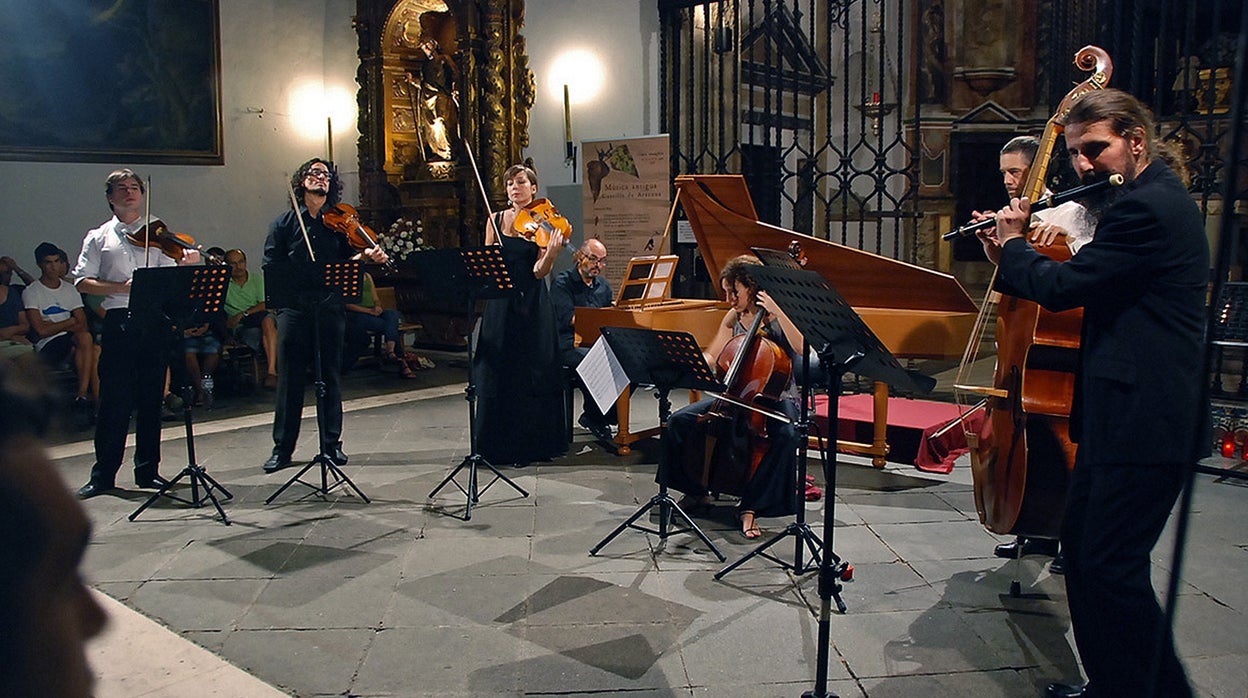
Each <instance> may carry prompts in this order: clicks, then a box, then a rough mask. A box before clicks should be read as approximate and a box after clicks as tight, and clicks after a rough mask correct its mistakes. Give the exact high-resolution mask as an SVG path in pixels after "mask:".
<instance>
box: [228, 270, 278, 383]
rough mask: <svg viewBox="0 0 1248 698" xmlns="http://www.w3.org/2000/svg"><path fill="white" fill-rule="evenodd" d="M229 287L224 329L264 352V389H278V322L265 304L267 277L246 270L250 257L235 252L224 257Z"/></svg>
mask: <svg viewBox="0 0 1248 698" xmlns="http://www.w3.org/2000/svg"><path fill="white" fill-rule="evenodd" d="M225 263H226V264H228V265H229V267H230V285H229V286H227V287H226V290H225V326H226V328H227V329H228V330H229V331H230V332H231V333H232V334H233V336H234V338H235V339H237V340H238V341H240V342H242V343H243V344H246V345H247V346H249V347H251V350H252V351H256V352H258V351H260V350H261V348H263V349H264V357H265V361H267V362H268V373H267V374H266V375H265V377H264V387H265V388H268V389H270V390H272V389H274V388H276V387H277V321H276V320H274V319H273V313H271V312H269V310H268V308H267V307H266V306H265V304H264V274H252V273H251V272H249V271H248V270H247V255H246V254H244V253H243V251H242V250H239V249H234V250H230V251H228V252H226V253H225Z"/></svg>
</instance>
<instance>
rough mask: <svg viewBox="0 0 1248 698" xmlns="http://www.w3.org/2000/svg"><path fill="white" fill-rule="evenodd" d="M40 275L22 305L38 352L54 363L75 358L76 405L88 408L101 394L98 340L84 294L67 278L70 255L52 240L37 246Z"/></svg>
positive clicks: (23, 295) (29, 288)
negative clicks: (89, 322)
mask: <svg viewBox="0 0 1248 698" xmlns="http://www.w3.org/2000/svg"><path fill="white" fill-rule="evenodd" d="M35 263H36V264H38V265H39V271H40V275H39V278H38V279H36V280H35V281H34V282H32V283H31V284H30V285H29V286H27V287H26V290H25V291H23V292H22V306H23V307H24V308H26V318H27V320H29V321H30V327H31V330H32V331H33V333H34V336H35V338H36V339H35V351H37V352H39V356H40V358H43V359H44V360H46V361H47V362H48V363H49V364H51V365H53V366H59V365H60V364H61V363H63V362H64V361H65V360H66V359H69V358H70V357H72V358H73V362H74V370H75V371H77V373H78V395H77V397H75V398H74V406H75V407H81V408H84V409H86V408H88V407H89V403H90V401H91V400H92V399H94V398H95V397H97V396H98V394H99V385H98V383H97V381H94V380H92V377H93V376H94V375H95V342H94V341H93V340H92V338H91V331H90V329H88V327H87V315H86V311H84V310H83V307H82V294H80V293H78V289H77V288H75V287H74V285H73V284H71V283H69V282H68V281H66V280H65V276H66V275H67V274H68V273H69V255H68V254H66V252H65V250H62V249H61V248H59V247H57V246H56V245H54V244H52V243H50V242H42V243H39V246H38V247H36V248H35Z"/></svg>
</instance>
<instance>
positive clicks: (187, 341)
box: [181, 321, 221, 409]
mask: <svg viewBox="0 0 1248 698" xmlns="http://www.w3.org/2000/svg"><path fill="white" fill-rule="evenodd" d="M219 325H220V323H219V322H216V321H214V322H206V323H204V324H202V325H197V326H195V327H191V328H188V329H186V330H184V331H183V332H182V342H181V349H182V356H183V359H184V360H185V362H186V374H187V376H188V377H189V380H190V384H191V386H192V387H194V389H195V402H194V404H196V405H201V406H203V407H205V408H207V409H212V398H213V389H214V388H215V387H216V386H215V384H214V381H213V378H212V374H213V373H215V372H216V370H217V365H218V364H219V363H221V330H220V328H219Z"/></svg>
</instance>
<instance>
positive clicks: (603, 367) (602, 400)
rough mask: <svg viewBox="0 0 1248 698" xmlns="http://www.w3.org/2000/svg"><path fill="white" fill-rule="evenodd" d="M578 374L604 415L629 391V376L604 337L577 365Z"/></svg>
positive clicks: (600, 338)
mask: <svg viewBox="0 0 1248 698" xmlns="http://www.w3.org/2000/svg"><path fill="white" fill-rule="evenodd" d="M576 374H577V375H578V376H580V377H581V380H582V381H584V383H585V386H586V387H587V388H588V389H589V394H590V396H591V397H593V398H594V403H595V404H597V405H598V410H599V411H600V412H603V413H606V412H607V410H609V409H611V405H614V404H615V401H616V400H618V399H619V398H620V395H622V394H623V393H624V391H625V390H627V389H628V376H627V375H625V374H624V369H623V368H622V367H621V366H620V362H619V360H618V359H616V358H615V354H614V353H612V352H611V347H609V346H608V345H607V340H606V339H605V338H603V337H599V338H598V341H596V342H594V345H593V346H592V347H590V348H589V353H588V354H586V355H585V358H584V359H582V360H581V363H580V364H578V365H577V367H576Z"/></svg>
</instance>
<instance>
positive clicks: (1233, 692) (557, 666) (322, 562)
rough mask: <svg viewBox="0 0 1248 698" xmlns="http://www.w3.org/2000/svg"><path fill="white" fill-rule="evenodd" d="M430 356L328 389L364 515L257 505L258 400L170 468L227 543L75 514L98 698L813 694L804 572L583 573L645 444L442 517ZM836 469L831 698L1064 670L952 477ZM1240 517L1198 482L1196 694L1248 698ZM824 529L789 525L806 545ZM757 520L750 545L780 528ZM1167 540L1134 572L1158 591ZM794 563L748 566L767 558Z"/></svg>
mask: <svg viewBox="0 0 1248 698" xmlns="http://www.w3.org/2000/svg"><path fill="white" fill-rule="evenodd" d="M435 360H437V361H438V362H439V364H440V366H439V368H438V369H435V370H431V371H429V372H428V373H427V374H424V375H421V376H420V377H419V378H418V379H417V380H414V381H408V382H401V381H398V380H397V378H394V377H392V376H384V377H383V376H379V375H378V374H377V373H376V372H375V371H374V370H372V369H359V370H357V371H356V372H353V374H351V376H349V377H348V381H347V382H348V388H347V398H348V400H347V409H348V412H347V416H346V438H345V448H346V450H347V452H348V453H349V454H350V455H351V460H350V463H349V465H348V466H347V467H346V468H345V469H344V470H345V472H346V474H347V475H348V476H349V477H350V478H351V479H352V481H353V482H354V483H355V484H356V485H358V486H359V488H360V489H361V490H362V491H363V492H364V494H365V495H367V496H368V497H369V498H370V499H371V500H372V501H371V503H367V504H366V503H364V502H363V501H362V500H361V499H360V498H359V497H358V496H355V495H354V494H350V493H347V492H344V491H341V490H335V491H334V492H332V493H331V494H330V496H328V497H327V498H321V497H319V496H315V495H312V496H307V495H308V494H310V489H309V488H307V487H304V486H302V485H298V484H297V485H295V486H294V487H293V488H292V489H290V490H288V491H286V492H285V493H283V494H282V496H281V497H279V498H278V499H277V500H276V501H274V502H273V503H272V504H267V505H266V504H265V503H264V500H265V499H266V498H267V497H269V496H271V495H273V494H274V493H275V492H276V491H277V489H278V487H279V486H280V485H281V484H282V483H283V482H285V481H286V480H287V478H288V477H289V476H290V475H293V474H294V471H293V470H288V471H283V472H281V473H279V474H275V475H265V474H264V473H262V472H261V469H260V464H261V463H262V462H263V461H264V459H265V457H266V456H267V454H268V452H269V449H270V446H271V441H270V424H271V412H267V411H265V410H266V409H267V400H271V397H266V395H265V394H263V393H261V394H257V395H256V396H254V397H253V398H250V399H241V398H240V399H236V400H234V401H230V400H219V401H218V409H214V410H213V411H212V412H210V413H205V414H204V415H197V418H199V419H200V421H199V423H197V424H196V428H195V439H194V446H195V455H196V459H197V461H198V463H199V464H200V465H202V466H204V467H205V468H206V469H207V471H208V473H209V474H210V475H212V477H214V478H216V479H217V480H218V481H219V482H220V483H221V484H222V485H224V486H225V487H226V488H228V489H229V490H230V492H232V494H233V500H232V501H230V502H228V503H226V504H225V507H224V508H225V511H226V513H227V515H228V517H229V520H230V524H231V525H229V526H225V525H222V523H221V522H220V520H219V519H217V518H216V517H215V511H214V510H213V509H212V507H211V506H208V507H204V508H199V509H194V508H191V507H188V506H185V505H182V504H178V503H175V502H166V501H161V502H159V503H157V504H156V505H155V506H153V507H152V508H150V509H148V510H147V511H145V512H143V513H142V515H140V516H139V517H138V518H137V519H136V520H135V521H133V522H131V521H129V520H128V515H130V514H131V512H133V511H134V510H135V509H136V508H138V506H139V505H140V504H141V503H143V501H144V500H145V499H146V498H147V496H148V494H149V493H148V492H145V491H139V490H135V489H133V488H130V489H127V490H124V491H119V492H118V493H117V494H116V495H115V496H103V497H97V498H95V499H92V500H89V501H87V502H86V503H85V506H86V509H87V510H88V512H89V514H90V516H91V518H92V520H93V522H94V525H95V536H94V542H93V543H92V545H91V546H90V549H89V551H88V555H87V558H86V563H85V566H86V573H87V575H88V577H89V578H90V580H91V581H92V583H93V585H94V586H95V587H96V588H97V589H98V590H99V591H101V592H103V593H104V594H107V595H108V596H110V597H112V598H113V599H116V600H117V601H120V602H121V603H122V604H124V606H125V607H126V608H129V609H133V610H135V611H137V612H138V614H141V615H136V614H131V613H129V612H127V611H125V610H124V609H115V610H114V615H113V617H114V631H113V633H111V635H110V637H109V638H106V639H105V641H104V642H103V643H101V644H102V645H103V646H104V647H105V648H106V649H103V650H102V649H100V648H97V649H96V650H95V651H94V653H93V657H94V663H95V666H96V669H97V671H98V672H99V674H100V683H99V692H98V694H99V695H100V696H101V698H108V696H123V695H124V696H139V695H152V696H157V695H159V696H181V695H186V696H204V695H232V696H261V695H281V694H288V695H298V696H342V695H350V696H477V695H495V696H498V695H503V696H555V695H557V696H573V695H599V694H614V693H627V694H628V695H636V696H704V695H716V696H748V697H751V698H753V697H757V696H797V695H800V694H801V693H802V692H804V691H808V690H811V689H813V688H814V687H815V677H816V671H817V665H818V663H819V654H820V653H819V652H818V647H817V646H818V643H817V640H816V638H817V636H818V632H819V627H818V609H819V605H820V600H819V598H818V597H817V595H816V594H817V584H816V580H815V576H814V575H813V574H803V575H795V574H793V573H790V572H787V571H786V570H785V569H784V568H783V567H782V566H781V565H779V564H777V563H776V562H774V561H769V560H764V559H760V558H754V559H751V560H750V561H748V562H746V563H745V564H743V565H742V566H741V567H739V568H738V569H736V570H734V571H733V572H731V573H730V574H728V575H726V576H724V577H723V579H722V580H718V581H717V580H716V579H714V576H713V575H714V573H715V572H716V571H717V570H718V569H720V568H721V566H722V565H721V563H719V562H718V561H717V560H716V559H715V558H714V556H713V555H712V554H711V552H710V551H709V550H708V549H707V547H706V546H704V545H703V544H701V543H700V542H699V541H698V540H697V539H696V538H695V537H693V536H692V535H688V534H682V535H675V536H672V537H669V538H668V539H667V540H666V541H662V540H660V539H659V538H658V537H657V536H656V535H654V534H650V533H643V532H639V531H634V530H627V531H625V532H624V533H622V534H620V535H619V536H618V537H616V538H615V539H614V540H612V541H611V542H610V543H609V544H607V545H606V546H605V547H603V548H602V549H601V550H600V551H599V553H598V554H597V555H596V556H590V555H589V554H588V551H589V549H590V548H591V547H593V546H594V545H595V544H597V543H599V542H600V541H602V539H604V537H606V536H607V535H608V534H609V533H610V532H611V531H612V530H613V529H614V528H615V527H616V526H618V525H619V524H620V523H622V522H623V521H624V520H625V519H626V518H627V517H628V516H629V515H630V514H631V513H632V512H634V511H635V510H637V509H638V507H639V506H641V505H642V504H644V503H645V502H647V501H648V500H649V498H650V497H651V496H652V495H654V494H655V492H656V486H655V484H654V481H653V478H654V469H655V466H654V462H655V460H654V449H653V444H651V445H650V446H648V447H642V448H639V449H637V450H635V451H634V452H633V453H632V454H630V455H629V456H627V457H619V456H616V455H614V454H613V453H611V452H609V451H608V450H604V448H603V447H602V446H600V445H599V444H597V443H595V442H594V441H593V440H592V439H591V437H590V436H589V434H587V433H585V432H584V430H580V429H578V430H577V432H576V434H575V440H574V443H573V444H572V447H571V450H570V453H569V455H568V456H566V457H564V458H561V459H558V460H556V461H554V462H551V463H541V464H535V465H533V466H530V467H529V468H526V469H521V470H511V469H507V470H506V471H504V474H505V475H507V476H508V477H510V478H513V479H514V481H515V483H516V485H518V486H519V487H522V488H523V489H524V490H526V491H527V492H528V496H527V497H523V496H520V494H519V493H517V492H516V491H515V490H513V489H511V488H510V487H508V486H507V485H506V484H505V483H502V482H499V483H495V484H494V485H493V486H492V487H490V488H489V489H487V490H486V491H484V492H483V493H482V495H481V501H480V505H479V506H478V507H477V508H475V509H474V510H473V513H472V517H471V519H470V520H468V521H464V520H462V519H460V518H456V514H460V513H462V510H463V506H464V504H465V500H466V497H465V496H464V495H462V494H461V493H460V492H459V490H457V489H455V488H454V487H448V488H447V489H445V490H443V492H441V493H440V495H439V496H438V497H437V498H436V499H433V500H430V499H429V498H428V494H429V493H430V491H431V490H433V489H434V487H435V486H437V485H438V483H439V482H440V481H441V480H442V479H443V478H444V477H445V476H446V475H447V474H448V473H449V472H450V470H451V468H452V467H453V466H454V465H456V464H457V463H459V462H460V461H461V459H462V458H463V457H464V456H465V454H466V453H467V451H468V449H469V444H468V429H467V405H466V403H465V401H464V399H463V382H462V381H463V379H464V376H463V371H462V364H457V362H456V361H455V360H454V357H450V359H449V360H448V357H435ZM270 395H271V394H270ZM654 404H655V403H654V401H653V400H649V399H644V397H643V398H638V399H635V400H634V419H635V420H637V421H638V422H640V423H642V424H645V423H653V422H654V421H655V420H656V416H655V412H654V410H655V407H654ZM678 406H679V405H678ZM307 414H308V415H309V416H310V415H311V414H312V412H311V411H310V410H309V412H308V413H307ZM517 418H518V419H522V418H523V415H517ZM304 429H305V435H304V438H303V439H302V442H301V446H300V450H299V451H298V452H297V453H296V458H297V459H298V458H302V459H304V460H305V461H306V459H308V458H310V457H311V456H312V455H314V454H313V452H312V451H311V450H310V446H309V444H315V438H314V436H313V434H314V430H315V421H314V420H313V419H310V418H309V419H306V420H305V422H304ZM165 436H166V441H165V445H164V452H163V453H164V462H163V465H162V472H163V473H164V474H165V475H167V476H171V475H175V474H177V473H178V472H179V469H180V468H181V467H182V466H184V465H185V464H186V462H187V449H186V440H185V437H184V434H183V430H182V429H181V428H180V425H176V424H174V425H170V426H169V428H168V429H167V430H166V432H165ZM55 441H56V442H57V443H56V444H55V445H54V446H53V447H52V449H51V450H52V454H53V456H54V458H55V459H56V462H57V464H58V466H59V467H60V469H61V471H62V473H63V474H64V476H65V478H66V479H67V481H68V482H69V483H70V484H71V485H74V486H76V485H78V484H80V483H81V482H83V481H85V477H86V473H87V471H88V469H89V467H90V464H91V460H92V457H91V443H90V440H89V432H85V431H74V430H72V429H69V428H67V429H64V430H62V431H61V432H60V433H59V434H57V435H56V436H55ZM839 464H840V465H839V467H838V469H837V472H838V482H837V487H836V492H835V497H834V498H832V500H831V502H830V504H831V505H833V507H834V508H833V509H832V510H831V511H830V512H829V514H830V515H831V516H832V517H833V520H834V521H835V528H834V534H833V536H832V537H831V539H830V543H831V547H832V549H833V550H834V552H835V553H836V554H837V555H839V556H840V557H841V558H843V559H844V560H845V561H846V562H848V563H850V564H852V565H853V568H854V574H853V581H852V582H849V583H847V584H845V586H844V589H843V591H842V597H843V600H844V602H845V605H846V607H847V610H846V612H845V613H844V614H839V613H834V614H833V615H832V616H831V619H830V621H829V626H830V632H831V645H830V648H829V651H828V656H829V661H828V666H827V670H828V676H829V679H830V682H829V689H830V691H832V692H835V694H837V695H840V696H847V697H857V696H870V697H871V698H882V697H888V696H919V695H924V696H955V695H957V696H964V695H974V696H1010V697H1012V696H1036V695H1040V694H1041V692H1042V689H1043V686H1044V685H1045V684H1046V683H1047V682H1049V681H1053V680H1059V679H1073V678H1076V677H1077V676H1078V671H1079V669H1078V663H1077V656H1076V654H1075V652H1074V650H1073V645H1072V640H1071V634H1070V628H1069V622H1068V618H1067V615H1066V607H1065V597H1064V590H1063V586H1062V583H1061V578H1060V577H1054V576H1052V575H1050V574H1049V573H1048V571H1047V558H1039V557H1036V558H1026V559H1024V560H1023V561H1022V562H1021V563H1014V562H1009V561H1004V560H1000V559H997V558H994V557H992V554H991V553H992V547H993V545H994V544H995V543H996V542H998V541H1000V540H1003V539H1002V538H999V537H996V536H993V535H991V534H989V533H987V532H986V531H985V530H984V529H983V527H982V526H980V524H979V523H978V521H977V518H976V514H975V508H974V505H973V495H972V486H971V479H970V473H969V467H967V465H966V463H964V462H961V463H959V464H958V466H957V467H956V468H955V470H954V472H953V473H952V474H951V475H948V476H938V475H930V474H925V473H921V472H919V471H918V470H916V469H914V468H913V467H910V466H906V465H902V464H890V465H889V466H888V467H887V468H885V469H883V470H875V469H872V468H870V467H869V466H867V465H864V464H863V461H861V460H858V459H854V458H850V457H844V456H842V457H841V458H840V459H839ZM818 470H819V468H818V464H817V462H816V461H812V472H816V471H818ZM314 472H315V471H314ZM820 479H821V480H822V479H823V478H822V475H821V476H820ZM127 481H128V477H127V474H125V473H123V475H122V477H121V478H119V483H121V484H122V485H123V486H125V485H127V484H129V483H128V482H127ZM1245 497H1248V491H1246V490H1245V489H1244V487H1243V486H1242V485H1240V484H1237V483H1235V482H1233V481H1224V482H1218V481H1215V479H1214V478H1212V477H1209V476H1201V477H1199V478H1198V485H1197V489H1196V490H1195V498H1194V508H1193V515H1192V518H1191V523H1192V525H1191V533H1190V537H1189V541H1188V546H1187V548H1186V557H1185V560H1186V562H1185V566H1184V569H1183V575H1182V584H1181V596H1180V603H1179V608H1178V625H1177V638H1178V644H1179V648H1180V652H1181V655H1182V656H1183V658H1184V660H1185V662H1186V664H1187V667H1188V669H1189V672H1190V674H1191V676H1192V679H1193V681H1194V683H1195V684H1196V686H1197V687H1198V689H1199V694H1200V695H1202V696H1211V697H1219V698H1242V696H1244V695H1246V694H1248V631H1246V630H1245V612H1248V584H1245V580H1246V579H1248V576H1246V575H1245V572H1246V571H1248V527H1246V526H1245V525H1244V521H1245V519H1244V511H1245V506H1244V503H1245V501H1246V500H1245ZM823 507H824V502H817V503H811V504H810V505H809V506H808V508H807V511H806V514H807V516H808V518H809V521H810V522H811V523H812V525H813V528H814V531H815V532H816V533H818V534H820V535H821V534H822V528H821V525H822V524H821V522H822V521H823V516H824V508H823ZM698 523H699V524H700V525H701V526H703V527H704V530H705V531H706V532H707V534H708V536H709V537H710V539H711V540H712V542H713V543H714V544H715V546H717V547H718V548H719V549H720V550H722V551H723V553H724V554H725V555H726V556H727V559H728V560H729V561H730V562H732V561H736V560H738V559H740V558H741V557H742V556H743V555H745V554H746V553H748V552H749V551H750V550H751V549H752V548H753V546H754V543H752V542H747V541H746V540H745V539H743V538H742V536H741V535H740V533H739V532H738V529H737V526H736V522H735V521H734V520H733V518H732V515H731V507H730V506H729V505H728V504H727V503H725V504H724V505H723V506H721V507H718V508H717V510H716V511H715V512H713V513H712V514H710V515H708V516H706V517H700V518H699V519H698ZM761 523H762V525H763V528H764V532H765V536H770V535H773V534H778V533H781V532H782V531H783V530H784V529H785V525H786V524H787V523H790V521H786V520H781V519H764V520H761ZM1172 523H1173V522H1172ZM1172 530H1173V526H1172V527H1171V529H1170V530H1168V532H1167V534H1166V536H1165V538H1164V539H1163V542H1162V544H1161V545H1160V546H1159V547H1158V549H1157V551H1156V554H1155V555H1154V560H1155V562H1156V563H1157V564H1156V574H1155V582H1156V584H1157V585H1158V587H1159V588H1164V585H1165V582H1166V579H1167V577H1168V575H1169V573H1170V569H1169V568H1170V561H1171V559H1172V554H1171V553H1172V546H1173V534H1172ZM764 540H766V538H764ZM793 543H794V539H793V538H791V537H790V538H787V539H786V540H785V542H784V543H782V544H781V545H779V546H777V547H776V548H773V550H774V551H776V553H777V555H778V556H779V557H780V559H781V560H784V561H786V562H793V561H794V557H795V553H794V551H793V547H794V546H793ZM1016 576H1017V578H1018V579H1019V580H1020V581H1021V584H1022V594H1021V596H1020V597H1017V598H1015V597H1011V595H1010V594H1009V588H1010V581H1011V579H1013V578H1015V577H1016ZM146 619H152V620H154V621H156V622H155V623H152V622H150V621H148V620H146ZM188 641H189V643H194V645H191V644H189V643H188ZM201 647H202V648H205V649H206V650H208V651H210V652H211V653H213V654H214V655H216V657H211V656H207V655H206V654H205V653H203V652H202V651H201V650H200V649H199V648H201ZM205 657H207V658H206V659H205ZM217 657H219V658H220V659H223V660H225V662H228V664H225V665H223V664H222V663H221V662H220V661H219V660H218V659H217ZM1143 664H1144V662H1143V661H1141V666H1143ZM230 665H233V666H232V667H231V666H230ZM234 667H236V668H238V669H241V670H244V671H245V672H248V673H249V674H251V675H252V676H253V677H254V678H252V677H249V676H246V675H240V674H239V672H237V671H236V670H235V669H234ZM229 676H233V678H227V677H229ZM256 679H258V681H257V680H256ZM234 682H237V683H234ZM265 684H267V686H266V685H265Z"/></svg>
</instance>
